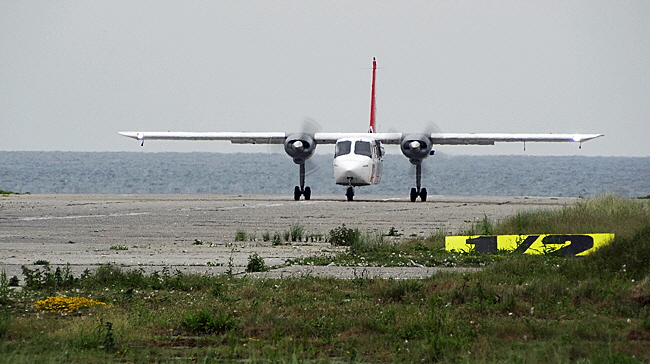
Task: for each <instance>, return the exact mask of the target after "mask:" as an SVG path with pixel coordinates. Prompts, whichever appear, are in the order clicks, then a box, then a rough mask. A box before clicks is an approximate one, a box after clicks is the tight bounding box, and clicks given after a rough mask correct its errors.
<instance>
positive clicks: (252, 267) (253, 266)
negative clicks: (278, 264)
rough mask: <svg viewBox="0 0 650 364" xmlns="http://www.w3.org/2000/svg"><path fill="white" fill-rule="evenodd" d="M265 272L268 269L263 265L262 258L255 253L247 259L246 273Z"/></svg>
mask: <svg viewBox="0 0 650 364" xmlns="http://www.w3.org/2000/svg"><path fill="white" fill-rule="evenodd" d="M267 270H269V267H267V266H266V264H265V263H264V258H262V257H260V256H259V255H258V254H257V253H253V254H251V255H250V256H249V257H248V264H247V265H246V272H248V273H253V272H266V271H267Z"/></svg>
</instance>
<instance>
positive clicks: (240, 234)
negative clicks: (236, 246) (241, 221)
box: [235, 230, 248, 241]
mask: <svg viewBox="0 0 650 364" xmlns="http://www.w3.org/2000/svg"><path fill="white" fill-rule="evenodd" d="M247 240H248V234H246V231H244V230H237V232H236V233H235V241H247Z"/></svg>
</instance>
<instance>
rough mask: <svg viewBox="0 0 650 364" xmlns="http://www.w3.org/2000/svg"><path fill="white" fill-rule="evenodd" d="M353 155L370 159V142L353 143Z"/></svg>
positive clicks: (358, 141) (359, 141)
mask: <svg viewBox="0 0 650 364" xmlns="http://www.w3.org/2000/svg"><path fill="white" fill-rule="evenodd" d="M354 154H358V155H365V156H366V157H372V147H371V146H370V142H366V141H363V140H357V141H356V142H354Z"/></svg>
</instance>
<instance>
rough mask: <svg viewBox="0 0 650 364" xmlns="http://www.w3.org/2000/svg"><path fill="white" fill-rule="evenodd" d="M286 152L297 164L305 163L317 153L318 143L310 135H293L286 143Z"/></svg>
mask: <svg viewBox="0 0 650 364" xmlns="http://www.w3.org/2000/svg"><path fill="white" fill-rule="evenodd" d="M284 151H285V152H286V153H287V154H288V155H289V156H290V157H291V158H293V162H294V163H296V164H301V163H305V161H306V160H307V159H309V158H311V156H312V155H314V152H315V151H316V141H315V140H314V138H312V137H311V135H309V134H291V135H289V136H288V137H287V139H286V140H285V141H284Z"/></svg>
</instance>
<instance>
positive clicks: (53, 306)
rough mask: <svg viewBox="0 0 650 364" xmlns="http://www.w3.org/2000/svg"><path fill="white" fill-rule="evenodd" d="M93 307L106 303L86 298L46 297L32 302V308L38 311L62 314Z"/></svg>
mask: <svg viewBox="0 0 650 364" xmlns="http://www.w3.org/2000/svg"><path fill="white" fill-rule="evenodd" d="M95 305H104V306H106V303H104V302H99V301H95V300H91V299H89V298H86V297H62V296H55V297H48V298H46V299H44V300H40V301H37V302H34V308H36V309H37V310H39V311H49V312H62V313H72V312H75V311H76V310H77V309H79V308H82V307H90V306H95Z"/></svg>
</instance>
